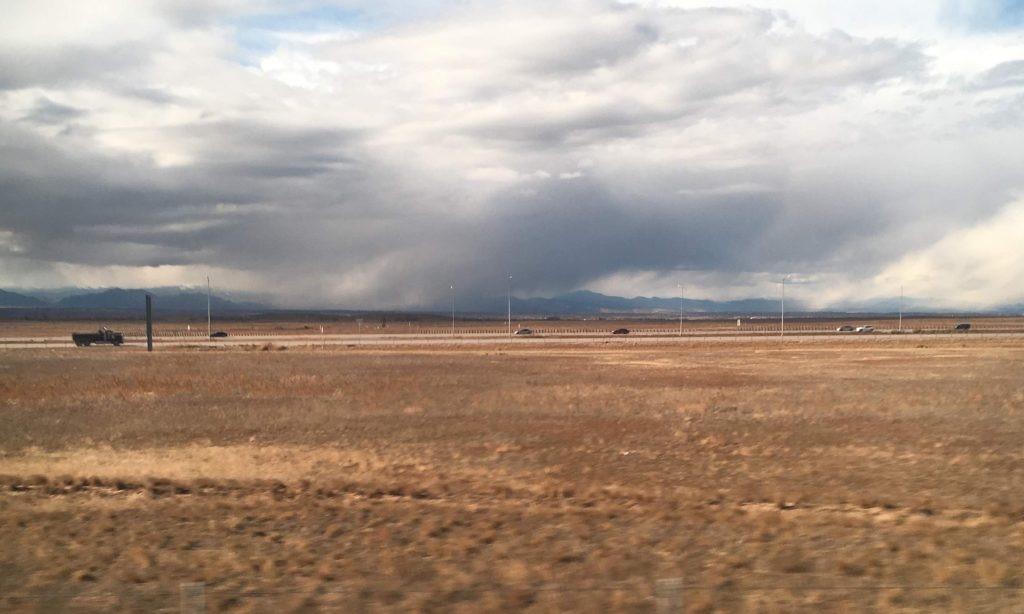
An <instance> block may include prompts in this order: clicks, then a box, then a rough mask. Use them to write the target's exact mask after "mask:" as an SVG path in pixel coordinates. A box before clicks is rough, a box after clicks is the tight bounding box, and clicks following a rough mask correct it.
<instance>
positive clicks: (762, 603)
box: [0, 337, 1024, 612]
mask: <svg viewBox="0 0 1024 614" xmlns="http://www.w3.org/2000/svg"><path fill="white" fill-rule="evenodd" d="M920 345H924V347H918V346H920ZM1022 375H1024V342H1022V341H1021V340H1018V339H1017V338H1014V337H1007V338H1004V339H991V338H984V339H970V338H969V339H954V338H936V339H935V340H931V339H929V340H928V342H927V343H924V344H922V343H921V342H920V341H919V340H917V341H914V342H912V343H910V342H908V343H902V342H887V343H886V344H884V345H879V344H875V343H873V342H872V341H870V340H864V341H863V342H857V343H850V342H845V343H842V344H838V343H832V342H829V341H827V340H820V341H815V342H812V343H799V344H797V343H794V344H786V345H782V344H779V343H778V342H777V341H776V340H773V341H767V340H766V341H749V342H741V343H732V344H727V345H726V344H715V343H711V342H709V343H689V344H686V345H682V346H680V345H671V344H665V345H650V346H628V345H627V346H623V345H618V346H612V347H608V346H599V345H595V346H591V347H585V346H584V347H574V348H565V347H562V348H559V347H551V348H540V347H530V346H503V345H495V346H494V347H483V348H473V349H466V348H462V349H450V350H445V351H439V350H427V349H418V350H415V349H400V348H399V349H388V350H367V349H359V350H348V349H341V350H335V351H309V350H301V349H300V350H296V349H295V348H292V349H291V350H289V351H287V352H246V351H241V350H239V351H224V352H195V351H175V352H157V353H154V354H145V353H143V352H136V351H132V350H124V349H122V350H120V351H113V350H111V351H106V349H101V350H100V351H89V352H84V351H74V350H51V351H46V350H25V351H9V352H4V353H2V354H0V474H3V476H2V477H0V544H2V545H0V570H2V571H3V573H2V574H0V576H2V577H3V583H4V587H3V590H2V591H0V608H2V609H4V610H24V611H35V610H37V609H43V610H47V609H48V610H66V609H74V608H78V609H84V610H124V609H138V610H152V609H157V608H161V607H173V606H174V604H176V600H177V594H176V591H177V585H178V583H179V582H182V581H202V582H206V583H207V585H208V605H209V609H210V610H211V611H220V610H229V611H234V610H238V611H249V610H253V609H257V610H259V611H264V610H271V609H275V608H283V609H285V610H302V609H327V610H349V611H351V610H359V609H361V608H366V609H371V610H374V609H376V610H384V611H390V610H395V611H409V610H412V611H482V610H522V609H526V610H531V611H543V612H554V611H568V610H576V611H601V610H606V611H607V610H614V611H652V610H653V607H654V601H653V595H654V590H655V584H654V583H655V581H656V580H657V579H658V578H664V577H674V576H680V577H683V578H684V580H685V583H686V584H687V585H688V586H689V587H690V588H688V589H687V592H686V604H687V605H686V608H687V609H688V611H766V612H772V611H775V612H792V611H808V612H810V611H822V610H833V611H850V612H855V611H865V610H871V609H878V610H887V611H888V610H899V611H936V610H941V611H956V610H960V611H965V612H966V611H971V612H978V611H1007V612H1009V611H1020V609H1021V607H1022V604H1024V595H1022V590H1021V587H1022V578H1021V572H1020V570H1021V568H1022V567H1021V563H1022V562H1024V503H1022V499H1021V497H1020V493H1021V492H1022V491H1024V490H1022V487H1024V450H1022V447H1021V441H1024V389H1022V387H1021V381H1022V380H1024V378H1022ZM907 587H913V588H907Z"/></svg>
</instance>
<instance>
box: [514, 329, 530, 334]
mask: <svg viewBox="0 0 1024 614" xmlns="http://www.w3.org/2000/svg"><path fill="white" fill-rule="evenodd" d="M516 334H517V335H532V334H533V331H532V330H530V329H529V328H520V329H519V330H517V331H516Z"/></svg>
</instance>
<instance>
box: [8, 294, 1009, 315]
mask: <svg viewBox="0 0 1024 614" xmlns="http://www.w3.org/2000/svg"><path fill="white" fill-rule="evenodd" d="M147 293H150V294H152V295H153V296H154V307H155V308H156V309H157V311H158V312H160V313H166V312H176V313H205V312H206V293H205V292H199V291H196V290H195V289H193V288H154V289H150V290H140V289H134V290H126V289H122V288H109V289H102V290H83V289H78V290H77V291H76V290H75V289H71V288H62V289H59V290H49V291H39V292H38V293H36V292H31V293H30V292H25V291H23V292H11V291H7V290H0V309H5V310H8V312H11V311H14V312H18V313H20V312H24V311H36V310H41V311H51V310H56V311H60V312H63V313H64V314H65V315H66V314H69V313H72V312H74V313H83V312H90V311H97V312H122V311H137V310H141V309H143V308H144V306H145V304H146V299H145V296H146V294H147ZM37 294H38V295H37ZM507 300H508V299H507V297H505V296H500V297H491V298H483V299H479V300H477V301H464V302H462V303H460V304H459V306H458V307H459V313H461V314H463V315H481V316H483V315H500V314H504V313H505V311H506V310H507V309H508V303H507ZM928 302H929V301H924V300H915V299H911V298H909V297H908V298H906V299H904V301H903V312H904V313H908V314H909V313H911V312H914V313H939V312H940V311H941V312H948V311H950V310H948V309H944V310H937V309H933V308H929V307H928V306H927V304H928ZM899 306H900V299H899V298H895V299H875V300H873V301H869V302H864V303H859V304H850V305H843V306H840V307H837V308H833V309H824V310H817V312H819V313H895V312H896V311H897V310H898V309H899ZM210 307H211V308H212V309H213V310H215V311H217V312H219V313H224V312H235V313H243V312H244V313H250V314H252V313H267V312H284V311H295V310H282V309H278V308H276V307H273V306H271V305H267V304H264V303H260V302H256V301H249V300H235V299H228V298H224V297H220V296H216V295H214V296H212V297H211V299H210ZM683 310H684V311H685V312H686V313H687V314H690V315H693V314H700V313H706V314H709V315H710V314H715V315H727V314H737V315H738V314H774V313H777V312H778V310H779V301H778V299H766V298H751V299H743V300H735V301H710V300H701V299H684V300H683ZM302 311H308V312H310V313H318V312H321V313H322V312H335V313H341V312H343V311H348V312H351V313H356V312H359V313H368V312H371V311H373V310H366V309H358V310H352V309H346V308H345V306H339V307H338V308H337V309H312V310H302ZM392 311H393V310H392ZM404 311H405V312H420V313H424V312H427V313H445V312H447V309H445V308H444V307H435V308H432V309H431V308H419V309H417V308H410V309H405V310H404ZM512 311H513V313H514V314H517V315H518V316H520V317H522V316H527V315H529V316H584V315H605V314H606V315H631V314H636V315H639V314H666V315H667V314H677V313H679V298H678V297H674V298H659V297H648V296H637V297H633V298H625V297H621V296H608V295H606V294H600V293H598V292H590V291H588V290H579V291H576V292H569V293H567V294H561V295H558V296H554V297H550V298H518V297H512ZM786 311H787V313H788V312H790V311H792V312H793V313H794V314H796V313H797V312H806V311H807V308H806V306H804V305H801V304H800V303H799V302H798V301H795V300H794V301H789V300H787V301H786ZM984 312H985V313H993V314H1013V315H1017V314H1024V305H1022V304H1016V305H1006V306H1002V307H998V308H995V309H990V310H985V311H984Z"/></svg>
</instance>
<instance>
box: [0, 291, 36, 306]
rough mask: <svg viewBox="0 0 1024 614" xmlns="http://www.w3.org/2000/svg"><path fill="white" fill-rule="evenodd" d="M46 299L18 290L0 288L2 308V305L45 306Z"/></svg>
mask: <svg viewBox="0 0 1024 614" xmlns="http://www.w3.org/2000/svg"><path fill="white" fill-rule="evenodd" d="M45 306H46V301H44V300H41V299H38V298H36V297H34V296H26V295H24V294H18V293H17V292H8V291H7V290H0V308H2V307H45Z"/></svg>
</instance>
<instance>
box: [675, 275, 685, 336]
mask: <svg viewBox="0 0 1024 614" xmlns="http://www.w3.org/2000/svg"><path fill="white" fill-rule="evenodd" d="M676 285H677V286H679V336H680V337H682V336H683V284H676Z"/></svg>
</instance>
